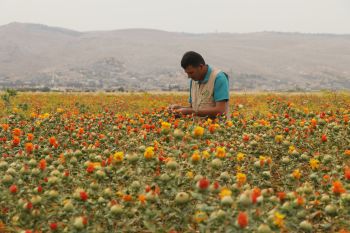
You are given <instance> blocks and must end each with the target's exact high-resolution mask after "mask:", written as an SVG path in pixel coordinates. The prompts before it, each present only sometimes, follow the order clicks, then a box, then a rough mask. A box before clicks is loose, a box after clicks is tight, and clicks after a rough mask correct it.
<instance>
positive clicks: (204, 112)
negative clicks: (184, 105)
mask: <svg viewBox="0 0 350 233" xmlns="http://www.w3.org/2000/svg"><path fill="white" fill-rule="evenodd" d="M193 112H194V111H193ZM194 113H195V115H196V116H210V117H216V116H217V115H222V114H224V113H225V110H224V109H221V108H218V107H217V106H215V107H208V108H201V109H199V110H198V111H197V112H194Z"/></svg>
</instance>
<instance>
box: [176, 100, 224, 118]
mask: <svg viewBox="0 0 350 233" xmlns="http://www.w3.org/2000/svg"><path fill="white" fill-rule="evenodd" d="M176 112H178V113H181V114H183V115H189V114H194V115H196V116H209V117H216V116H217V115H222V114H225V113H226V101H219V102H215V107H207V108H201V109H200V110H198V111H197V112H195V111H194V109H193V108H192V107H190V108H179V109H177V110H176Z"/></svg>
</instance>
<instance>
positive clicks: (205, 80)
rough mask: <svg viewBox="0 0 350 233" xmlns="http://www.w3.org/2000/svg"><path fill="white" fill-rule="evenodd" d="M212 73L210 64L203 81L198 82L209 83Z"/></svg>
mask: <svg viewBox="0 0 350 233" xmlns="http://www.w3.org/2000/svg"><path fill="white" fill-rule="evenodd" d="M210 74H211V67H210V66H209V65H208V70H207V73H206V74H205V77H204V79H203V80H201V81H197V82H198V83H199V84H204V83H207V82H208V81H209V77H210Z"/></svg>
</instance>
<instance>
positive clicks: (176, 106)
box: [168, 104, 182, 111]
mask: <svg viewBox="0 0 350 233" xmlns="http://www.w3.org/2000/svg"><path fill="white" fill-rule="evenodd" d="M179 108H182V107H181V105H178V104H172V105H169V106H168V111H169V110H170V111H174V110H176V109H179Z"/></svg>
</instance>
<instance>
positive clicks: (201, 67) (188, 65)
mask: <svg viewBox="0 0 350 233" xmlns="http://www.w3.org/2000/svg"><path fill="white" fill-rule="evenodd" d="M181 67H182V68H183V69H184V70H185V72H186V73H187V75H188V77H189V78H191V79H193V80H195V81H198V80H203V79H204V77H205V74H206V73H207V70H208V69H207V66H206V65H205V61H204V59H203V57H202V56H201V55H200V54H199V53H196V52H193V51H189V52H186V53H185V54H184V55H183V57H182V59H181Z"/></svg>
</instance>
